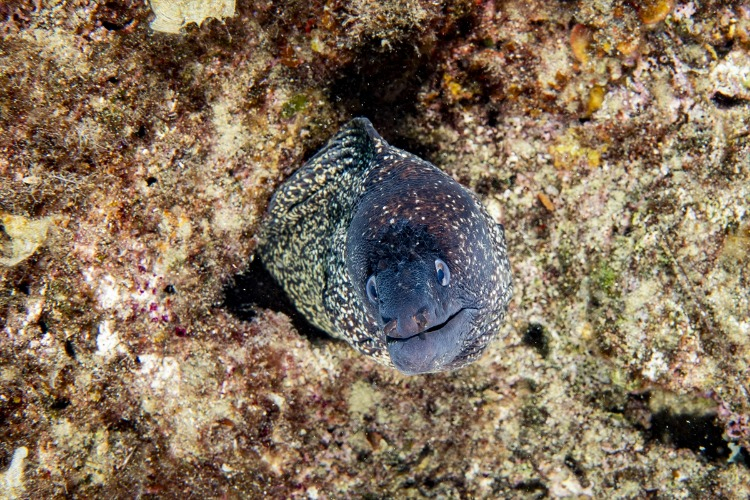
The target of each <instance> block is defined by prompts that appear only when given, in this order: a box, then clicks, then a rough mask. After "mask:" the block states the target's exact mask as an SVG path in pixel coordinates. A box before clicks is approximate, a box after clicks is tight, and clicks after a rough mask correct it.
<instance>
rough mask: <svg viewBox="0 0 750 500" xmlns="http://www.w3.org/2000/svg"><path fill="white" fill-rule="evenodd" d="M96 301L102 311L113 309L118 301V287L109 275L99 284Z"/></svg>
mask: <svg viewBox="0 0 750 500" xmlns="http://www.w3.org/2000/svg"><path fill="white" fill-rule="evenodd" d="M97 299H98V300H99V305H100V306H101V308H102V309H113V308H114V307H115V306H116V305H117V303H118V302H119V301H120V287H119V286H118V285H117V283H115V279H114V278H113V277H112V276H111V275H109V274H108V275H106V276H105V277H104V278H102V280H101V281H100V282H99V293H98V294H97Z"/></svg>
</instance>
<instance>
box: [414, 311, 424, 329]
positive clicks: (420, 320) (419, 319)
mask: <svg viewBox="0 0 750 500" xmlns="http://www.w3.org/2000/svg"><path fill="white" fill-rule="evenodd" d="M414 322H415V323H416V324H417V327H418V328H419V329H420V330H424V328H425V327H426V326H427V309H426V308H422V309H420V310H419V312H417V314H415V315H414Z"/></svg>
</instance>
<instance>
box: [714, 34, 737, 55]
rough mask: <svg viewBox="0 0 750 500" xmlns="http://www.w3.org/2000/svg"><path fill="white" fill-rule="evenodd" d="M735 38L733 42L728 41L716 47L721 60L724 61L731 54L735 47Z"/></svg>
mask: <svg viewBox="0 0 750 500" xmlns="http://www.w3.org/2000/svg"><path fill="white" fill-rule="evenodd" d="M734 40H735V39H734V38H732V39H731V40H727V41H726V42H724V43H722V44H717V45H714V46H713V47H714V50H715V51H716V55H717V56H719V59H724V57H726V55H727V54H729V53H730V52H731V51H732V48H733V47H734Z"/></svg>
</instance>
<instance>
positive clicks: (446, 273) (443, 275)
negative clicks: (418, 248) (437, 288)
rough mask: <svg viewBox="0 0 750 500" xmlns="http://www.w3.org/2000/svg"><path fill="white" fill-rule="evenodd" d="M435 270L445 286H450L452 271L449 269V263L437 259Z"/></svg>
mask: <svg viewBox="0 0 750 500" xmlns="http://www.w3.org/2000/svg"><path fill="white" fill-rule="evenodd" d="M435 272H436V273H437V280H438V283H440V284H441V285H443V286H448V283H450V282H451V271H450V269H448V264H446V263H445V262H443V261H442V260H440V259H435Z"/></svg>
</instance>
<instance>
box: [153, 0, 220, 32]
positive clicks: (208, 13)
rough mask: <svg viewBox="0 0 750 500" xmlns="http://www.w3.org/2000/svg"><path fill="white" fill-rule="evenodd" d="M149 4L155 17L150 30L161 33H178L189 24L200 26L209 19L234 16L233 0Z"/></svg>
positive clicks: (165, 0)
mask: <svg viewBox="0 0 750 500" xmlns="http://www.w3.org/2000/svg"><path fill="white" fill-rule="evenodd" d="M150 4H151V10H152V11H154V15H155V16H156V18H155V19H154V20H153V21H151V25H150V26H151V29H152V30H154V31H161V32H163V33H179V32H180V29H181V28H183V27H184V26H187V25H188V24H190V23H196V24H197V25H198V26H200V25H201V24H203V21H205V20H206V19H208V18H210V17H213V18H215V19H223V18H225V17H232V16H234V0H151V1H150Z"/></svg>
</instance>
